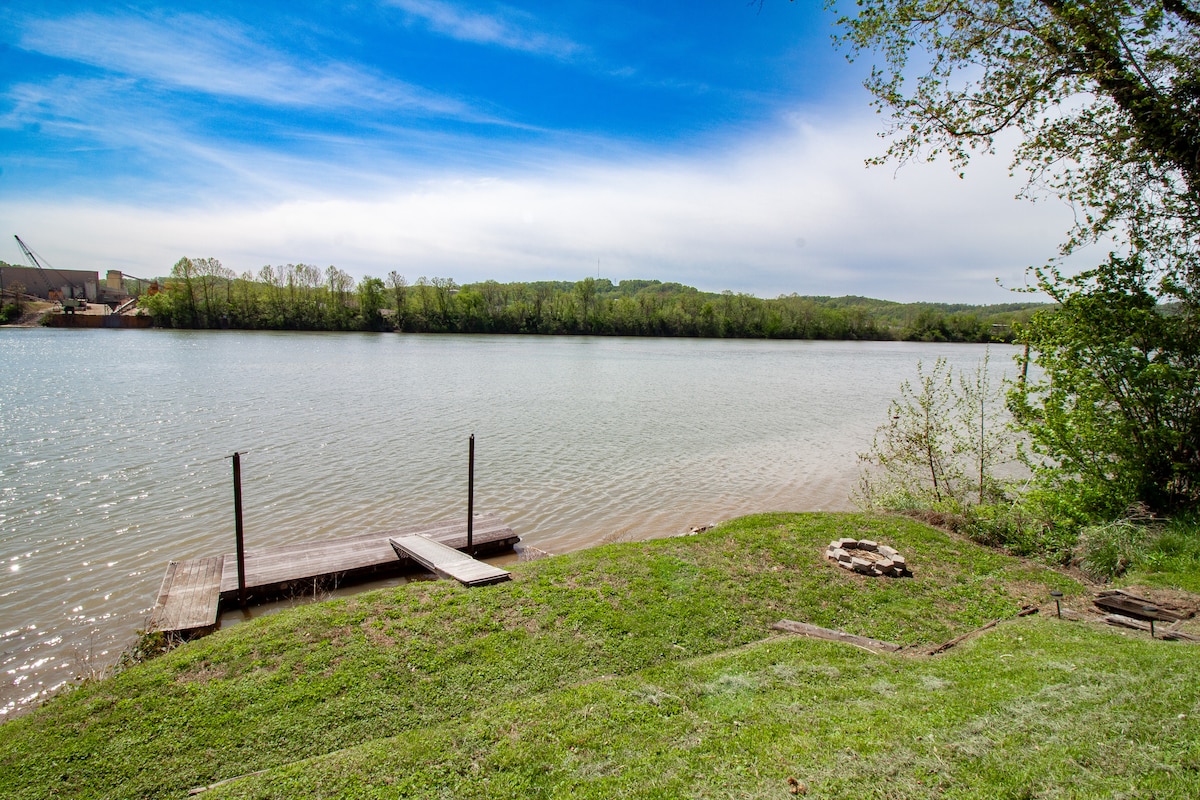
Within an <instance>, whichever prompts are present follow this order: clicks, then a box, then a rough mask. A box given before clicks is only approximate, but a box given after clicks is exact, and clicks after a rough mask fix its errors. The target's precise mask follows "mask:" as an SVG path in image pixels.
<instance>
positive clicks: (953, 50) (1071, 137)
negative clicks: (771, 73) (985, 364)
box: [841, 0, 1200, 292]
mask: <svg viewBox="0 0 1200 800" xmlns="http://www.w3.org/2000/svg"><path fill="white" fill-rule="evenodd" d="M841 24H842V26H843V31H844V35H843V36H842V42H843V43H844V44H845V45H846V46H848V47H849V48H850V50H851V53H852V54H854V55H856V56H857V55H862V54H863V53H865V52H871V53H873V54H875V55H876V59H877V60H876V65H875V67H874V68H873V69H872V72H871V77H870V78H869V80H868V82H867V87H868V88H869V89H870V91H871V92H872V94H873V95H874V97H875V102H876V104H877V105H878V107H879V108H880V110H882V111H886V112H888V113H889V114H890V115H891V117H890V118H891V128H890V130H889V131H888V133H889V134H890V135H891V136H892V137H893V138H892V144H891V146H890V148H889V149H888V151H887V155H886V156H885V157H884V158H885V159H886V158H891V159H896V160H899V161H901V162H904V161H908V160H910V159H915V158H922V157H927V156H936V155H938V154H946V155H948V156H949V157H950V159H951V160H952V161H953V162H954V163H955V165H956V166H957V167H959V168H961V167H963V166H964V165H965V164H966V163H967V162H968V161H969V160H970V158H971V157H972V155H974V154H975V153H977V152H994V149H995V147H996V144H997V137H998V136H999V135H1000V134H1001V133H1003V132H1015V133H1016V134H1017V135H1018V136H1019V142H1018V144H1017V147H1016V151H1015V154H1014V159H1013V167H1014V168H1018V169H1021V170H1023V171H1026V172H1027V174H1028V176H1029V185H1028V187H1027V191H1028V192H1030V193H1032V194H1038V193H1040V192H1041V191H1048V192H1050V193H1052V194H1054V195H1057V196H1059V197H1062V198H1064V199H1066V200H1067V201H1069V202H1070V203H1072V205H1074V207H1075V208H1076V209H1077V211H1078V214H1077V217H1076V225H1075V227H1074V229H1073V230H1071V231H1070V232H1069V234H1068V237H1067V238H1066V240H1065V242H1064V246H1063V249H1064V251H1066V252H1069V251H1071V250H1072V249H1074V248H1075V247H1077V246H1078V245H1080V244H1083V243H1088V242H1094V241H1097V240H1101V239H1103V238H1104V237H1106V236H1109V235H1116V236H1117V237H1118V238H1120V239H1122V240H1124V241H1127V242H1128V243H1129V245H1130V246H1131V248H1132V249H1133V250H1135V251H1136V252H1138V253H1139V254H1141V257H1142V258H1143V259H1144V260H1145V263H1146V266H1147V267H1148V268H1153V269H1156V270H1157V271H1158V272H1159V274H1160V275H1165V276H1167V277H1169V278H1172V279H1174V280H1173V282H1169V283H1168V284H1167V285H1166V286H1165V287H1163V288H1165V289H1166V290H1167V291H1168V292H1170V291H1172V290H1173V289H1174V288H1178V286H1179V285H1180V284H1184V285H1190V286H1195V283H1196V278H1197V275H1196V263H1197V261H1196V258H1197V252H1198V248H1200V235H1198V234H1200V8H1197V7H1195V6H1194V5H1192V2H1191V0H1116V1H1115V2H1114V0H1103V1H1101V0H858V3H857V11H856V13H855V14H854V15H852V16H844V17H843V18H842V19H841Z"/></svg>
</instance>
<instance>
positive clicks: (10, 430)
mask: <svg viewBox="0 0 1200 800" xmlns="http://www.w3.org/2000/svg"><path fill="white" fill-rule="evenodd" d="M984 352H985V349H984V348H983V347H982V346H978V347H977V346H973V345H913V344H904V343H879V342H871V343H854V342H758V341H752V342H747V341H712V340H687V339H603V338H574V337H570V338H544V337H498V336H488V337H481V336H480V337H477V336H453V337H437V336H409V335H395V334H381V335H367V334H361V335H360V334H297V333H287V334H273V333H245V332H168V331H108V330H103V331H69V330H45V329H4V330H0V445H2V448H3V450H2V452H0V670H2V673H0V677H2V679H3V680H2V681H0V719H3V718H4V715H6V714H11V713H13V712H14V711H15V710H19V709H21V708H23V707H27V706H28V705H29V704H30V703H32V702H35V701H36V700H37V699H38V698H39V696H41V695H42V694H43V693H45V692H47V691H52V690H54V689H55V688H57V687H59V686H61V685H62V684H63V683H64V682H67V681H70V680H72V679H73V678H74V677H75V676H76V675H78V674H80V673H81V672H84V671H86V670H88V669H89V668H95V667H98V666H102V665H103V664H105V663H107V662H109V661H111V660H112V659H114V658H115V657H116V656H117V655H118V654H119V652H120V651H121V649H123V648H124V647H125V646H126V645H128V644H129V642H130V641H131V640H132V638H133V636H134V631H135V630H137V629H138V628H141V627H143V626H144V625H145V622H146V618H147V616H148V613H149V610H150V607H151V606H152V605H153V602H154V597H155V594H156V593H157V590H158V586H159V583H160V581H161V579H162V573H163V570H164V569H165V566H166V563H167V561H168V560H169V559H172V558H191V557H197V556H206V555H217V554H220V553H223V552H228V551H231V550H232V549H233V511H232V492H231V478H230V473H231V470H230V461H229V459H228V456H229V455H230V454H231V453H232V452H234V451H235V450H238V451H242V452H243V453H244V455H243V457H242V473H243V487H244V497H245V508H246V511H245V525H246V536H247V542H248V546H251V547H252V546H256V545H257V546H262V545H271V544H284V543H288V542H294V541H304V540H307V539H320V538H328V537H334V536H341V535H349V534H354V533H362V532H367V531H371V530H382V529H387V528H392V527H399V526H401V525H409V524H417V523H424V522H431V521H435V520H441V519H445V518H447V517H454V516H460V515H465V513H466V508H465V507H466V482H467V437H468V436H469V435H470V434H471V433H474V434H475V436H476V496H475V504H476V509H477V510H479V511H492V512H496V513H498V514H500V515H501V516H502V517H503V518H504V519H505V520H506V521H507V522H508V523H509V524H510V525H511V526H512V527H513V528H514V529H515V530H516V532H517V533H518V534H519V535H520V536H521V537H522V539H523V542H524V543H525V544H529V545H532V546H535V547H538V548H541V549H543V550H547V551H549V552H565V551H568V550H573V549H577V548H581V547H586V546H588V545H591V544H595V543H597V542H599V541H602V540H604V539H607V538H613V537H622V538H648V537H657V536H669V535H672V534H677V533H681V532H685V531H686V530H687V529H688V528H689V527H691V526H694V525H701V524H706V523H710V522H715V521H719V520H722V519H727V518H729V517H732V516H736V515H739V514H745V513H751V512H757V511H771V510H817V509H825V510H836V509H846V508H849V507H850V502H849V499H848V495H849V492H850V491H851V489H852V488H853V486H854V484H855V481H856V475H857V466H856V453H858V452H859V451H862V450H865V449H867V447H869V445H870V441H871V434H872V432H873V431H874V429H875V427H876V426H877V425H878V424H880V422H882V421H883V418H884V412H885V410H886V408H887V404H888V401H889V400H890V399H891V398H892V397H893V396H894V395H896V394H897V393H898V386H899V384H900V382H901V381H902V380H905V379H911V378H912V377H914V376H915V366H916V362H917V361H918V360H919V359H923V360H925V361H926V362H927V363H931V362H932V361H933V360H934V359H935V358H937V357H938V356H946V357H947V358H948V359H949V360H950V361H951V363H953V364H955V365H956V366H959V367H964V368H973V367H974V366H975V365H976V364H977V363H978V362H979V360H980V359H981V358H982V357H983V355H984ZM1010 352H1012V351H1011V349H1010V348H1007V347H995V346H993V347H992V364H993V367H994V368H995V369H996V370H997V371H1003V370H1006V369H1009V370H1011V359H1010V358H1009V355H1010Z"/></svg>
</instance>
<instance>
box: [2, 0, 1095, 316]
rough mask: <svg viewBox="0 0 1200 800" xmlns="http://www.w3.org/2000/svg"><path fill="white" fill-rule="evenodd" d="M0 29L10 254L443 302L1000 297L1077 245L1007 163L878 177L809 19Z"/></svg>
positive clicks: (75, 23) (101, 23)
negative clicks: (502, 292)
mask: <svg viewBox="0 0 1200 800" xmlns="http://www.w3.org/2000/svg"><path fill="white" fill-rule="evenodd" d="M22 5H23V6H24V7H15V6H11V5H10V6H9V7H8V8H6V9H3V10H0V221H2V223H3V229H0V233H3V234H5V236H4V237H3V239H0V259H3V260H5V261H9V262H10V263H14V264H20V263H23V258H22V256H21V253H20V251H19V249H18V248H17V245H16V242H15V241H14V240H13V239H12V234H18V235H20V236H21V238H22V239H23V240H25V241H26V242H27V243H28V244H29V245H30V247H32V248H33V249H34V250H35V251H36V252H37V253H39V254H40V255H41V256H43V257H44V258H45V259H46V260H48V261H49V262H50V263H51V264H53V265H54V266H56V267H59V268H75V269H99V270H105V269H108V268H117V269H122V270H124V271H125V272H127V273H129V274H132V275H136V276H139V277H152V276H157V275H162V274H165V273H167V272H168V271H169V270H170V267H171V265H172V264H173V263H174V262H175V261H176V260H178V259H179V258H180V257H182V256H185V255H186V256H198V257H208V256H212V257H216V258H218V259H220V260H221V261H222V263H224V264H225V265H226V266H227V267H230V268H231V269H233V270H234V271H235V272H238V273H243V272H247V271H257V270H258V269H259V268H260V267H262V266H263V265H265V264H284V263H289V262H292V263H300V262H304V263H310V264H316V265H317V266H319V267H322V268H323V267H325V266H328V265H331V264H332V265H336V266H338V267H339V268H341V269H343V270H346V271H347V272H349V273H351V274H352V275H354V276H356V277H361V276H363V275H374V276H376V277H383V276H385V275H386V274H387V273H388V272H390V271H391V270H396V271H398V272H399V273H400V274H402V275H405V276H406V277H407V278H408V279H409V280H410V282H411V281H415V280H416V279H417V278H418V277H420V276H427V277H434V276H440V277H450V278H454V279H455V280H457V281H458V282H460V283H465V282H470V281H476V280H485V279H488V278H492V279H496V280H500V281H509V280H543V279H553V280H577V279H580V278H583V277H586V276H588V275H596V274H599V275H601V276H603V277H607V278H611V279H613V280H614V281H619V280H621V279H624V278H657V279H660V280H670V281H679V282H681V283H685V284H689V285H693V286H697V287H699V288H701V289H705V290H709V291H720V290H724V289H730V290H733V291H739V292H742V291H744V292H749V293H753V294H756V295H758V296H760V297H772V296H776V295H779V294H786V293H791V292H795V293H798V294H827V295H841V294H862V295H867V296H872V297H881V298H886V299H894V300H938V301H962V302H1007V301H1011V300H1017V299H1024V298H1023V297H1021V296H1016V297H1014V296H1013V295H1012V294H1010V293H1009V292H1007V291H1006V290H1004V289H1002V288H1000V287H998V286H997V285H996V280H997V279H999V280H1000V281H1001V282H1002V283H1003V284H1004V285H1006V286H1021V285H1023V284H1024V269H1025V267H1027V266H1029V265H1032V264H1040V263H1043V262H1044V261H1045V259H1047V258H1049V257H1050V256H1052V255H1053V254H1054V251H1055V245H1056V243H1057V242H1058V240H1059V238H1060V236H1061V234H1062V232H1063V231H1064V230H1065V229H1066V228H1067V227H1068V225H1069V224H1070V220H1071V216H1070V211H1069V209H1066V208H1064V207H1062V206H1061V205H1059V204H1056V203H1055V202H1052V201H1047V202H1043V203H1038V204H1031V203H1028V202H1025V201H1017V200H1014V199H1013V196H1014V195H1015V193H1016V192H1017V191H1018V190H1019V189H1020V187H1021V184H1020V182H1019V181H1018V180H1016V179H1013V178H1010V177H1009V176H1008V171H1007V162H1006V160H1005V159H1003V158H994V159H990V160H987V161H981V162H979V163H978V164H977V165H975V166H974V167H973V168H972V169H971V170H970V171H969V172H968V173H967V175H966V179H965V180H960V179H958V178H957V177H956V176H955V175H954V173H953V172H952V170H951V169H950V167H949V166H948V165H947V164H944V163H942V164H937V163H934V164H914V165H908V166H905V167H904V168H902V169H899V170H896V169H894V168H893V167H883V168H871V169H868V168H866V167H865V166H864V160H865V159H866V158H868V157H870V156H873V155H876V154H878V153H879V152H881V151H882V150H883V149H884V148H885V143H884V142H883V141H881V140H880V139H878V138H877V137H876V135H875V134H876V132H877V131H879V130H881V129H882V127H883V125H884V122H883V120H882V119H881V118H880V117H879V116H877V115H876V114H875V113H874V112H873V111H872V109H871V108H870V104H869V98H868V96H867V94H866V92H865V90H863V89H862V87H861V80H862V77H863V74H864V73H865V71H866V70H867V68H868V65H867V64H866V63H857V64H848V63H847V62H846V60H845V58H844V57H843V56H842V54H841V53H839V52H837V51H836V50H835V48H834V47H833V45H832V44H831V42H830V36H831V34H832V33H833V17H832V15H831V14H830V13H828V12H826V11H824V10H823V9H822V8H821V4H820V3H819V2H816V1H815V0H812V1H811V2H795V3H793V2H783V0H766V2H764V3H763V4H762V5H761V6H759V5H758V4H755V3H749V2H747V0H701V1H700V2H695V1H693V2H687V3H682V2H674V1H673V0H661V1H660V2H654V3H626V2H623V1H622V0H605V2H590V0H579V1H577V2H570V3H545V2H506V3H493V2H452V1H451V0H380V1H379V2H345V3H340V2H292V3H276V2H258V3H245V2H238V3H225V2H210V3H205V4H203V5H202V6H200V7H199V8H200V9H201V10H196V9H197V6H196V5H194V4H179V5H171V4H163V3H155V4H148V5H139V4H128V5H126V4H121V5H116V4H82V3H56V2H43V3H39V4H32V3H30V4H22Z"/></svg>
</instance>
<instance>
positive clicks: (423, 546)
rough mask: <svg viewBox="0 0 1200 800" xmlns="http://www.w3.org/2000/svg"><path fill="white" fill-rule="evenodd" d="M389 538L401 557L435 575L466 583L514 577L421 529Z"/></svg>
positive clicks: (490, 581) (497, 580)
mask: <svg viewBox="0 0 1200 800" xmlns="http://www.w3.org/2000/svg"><path fill="white" fill-rule="evenodd" d="M388 541H389V542H390V543H391V545H392V549H393V550H395V551H396V555H397V556H398V557H400V558H406V557H407V558H411V559H412V560H413V561H416V562H417V563H418V564H420V565H421V566H423V567H425V569H427V570H429V571H430V572H432V573H434V574H435V575H438V576H440V577H442V578H452V579H454V580H456V581H458V582H459V583H461V584H462V585H463V586H487V585H488V584H489V583H499V582H500V581H506V580H508V579H509V578H510V577H511V576H510V575H509V573H508V570H505V569H500V568H499V567H494V566H492V565H491V564H485V563H484V562H482V561H476V560H475V559H474V558H472V557H471V556H469V555H467V554H466V553H463V552H460V551H458V550H455V549H454V548H453V547H447V546H446V545H444V544H442V543H441V542H438V541H435V540H433V539H430V538H429V537H428V536H423V535H422V534H419V533H414V534H412V535H410V536H397V537H396V538H394V539H389V540H388Z"/></svg>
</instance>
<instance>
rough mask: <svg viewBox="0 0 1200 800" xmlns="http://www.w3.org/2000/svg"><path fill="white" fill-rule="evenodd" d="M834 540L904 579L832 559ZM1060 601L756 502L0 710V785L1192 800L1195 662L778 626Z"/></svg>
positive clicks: (931, 541) (1127, 646)
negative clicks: (897, 561) (942, 647)
mask: <svg viewBox="0 0 1200 800" xmlns="http://www.w3.org/2000/svg"><path fill="white" fill-rule="evenodd" d="M841 536H852V537H856V538H873V539H876V540H879V541H883V542H886V543H888V544H891V545H893V546H894V547H897V548H898V549H899V550H901V552H903V553H904V554H905V555H906V556H907V557H908V560H909V563H910V565H911V566H912V568H913V570H914V577H913V578H911V579H896V580H891V579H869V578H863V577H861V576H857V575H853V574H851V573H848V572H846V571H844V570H841V569H838V568H837V567H834V566H833V565H831V564H829V563H828V562H826V561H825V559H824V558H823V551H824V547H825V545H826V544H827V543H828V542H829V541H830V540H832V539H835V538H838V537H841ZM1051 588H1058V589H1060V590H1062V591H1064V592H1065V593H1066V594H1067V596H1068V602H1070V601H1071V598H1079V596H1081V595H1082V593H1083V587H1081V586H1079V585H1078V584H1076V583H1074V582H1073V581H1071V580H1069V579H1067V578H1064V577H1063V576H1061V575H1058V574H1056V573H1054V572H1050V571H1047V570H1042V569H1039V568H1036V567H1031V566H1030V565H1028V564H1026V563H1024V562H1020V561H1018V560H1016V559H1012V558H1009V557H1006V556H1004V555H1001V554H998V553H996V552H994V551H991V550H987V549H984V548H980V547H978V546H976V545H973V544H971V543H969V542H964V541H960V540H958V539H955V538H952V537H949V536H947V535H946V534H944V533H942V532H940V531H937V530H934V529H932V528H929V527H926V526H924V525H921V524H919V523H916V522H912V521H909V520H904V519H897V518H881V517H868V516H860V515H820V514H814V515H765V516H757V517H748V518H745V519H741V520H736V521H734V522H731V523H726V524H724V525H722V526H719V527H718V528H716V529H714V530H712V531H709V532H707V533H705V534H702V535H700V536H695V537H688V538H685V539H666V540H659V541H653V542H646V543H640V544H618V545H608V546H604V547H598V548H595V549H591V550H587V551H583V552H579V553H572V554H568V555H565V556H559V557H555V558H551V559H546V560H543V561H537V562H532V563H527V564H520V565H517V567H516V568H515V569H514V580H513V581H512V582H510V583H506V584H500V585H497V586H493V587H487V588H484V589H474V590H467V589H463V588H460V587H458V586H456V585H452V584H450V583H447V582H437V583H433V582H429V583H418V584H410V585H408V586H404V587H399V588H397V589H393V590H386V591H381V592H373V593H368V594H363V595H358V596H356V597H353V598H350V599H345V600H339V601H335V602H331V603H325V604H319V605H312V606H307V607H303V608H300V609H296V610H294V611H290V612H286V613H282V614H279V615H275V616H272V617H267V618H263V619H259V620H256V621H254V622H250V623H246V624H243V625H238V626H235V627H234V628H231V629H229V630H228V631H223V632H220V633H218V634H216V635H214V636H211V637H209V638H207V639H204V640H201V641H198V642H194V643H192V644H189V645H187V646H184V647H182V648H179V649H178V650H175V651H173V652H171V653H169V654H167V655H165V656H162V657H160V658H158V659H155V660H153V661H151V662H149V663H146V664H142V665H139V666H136V667H133V668H131V669H129V670H127V671H125V672H122V673H120V674H118V675H116V676H115V677H113V678H110V679H107V680H104V681H99V682H95V683H92V684H88V685H85V686H83V687H81V688H79V689H76V690H74V691H72V692H69V693H67V694H65V695H63V696H61V697H59V698H56V699H55V700H53V701H51V702H50V703H48V704H47V705H46V706H45V707H44V708H42V709H39V710H38V711H36V712H35V713H32V714H30V715H28V716H26V717H22V718H19V719H16V720H13V721H11V722H8V723H5V724H4V725H2V726H0V796H3V797H6V798H33V797H38V798H41V797H48V796H50V795H51V794H53V795H54V796H56V797H96V798H101V797H103V798H118V797H138V798H141V797H149V798H156V797H180V796H183V795H185V794H186V792H187V791H188V790H189V789H191V788H193V787H200V786H206V785H210V784H215V783H218V782H219V781H224V780H228V779H234V778H238V780H233V781H231V782H229V783H226V784H223V785H221V786H218V787H216V788H214V789H212V790H211V791H210V792H209V793H207V794H206V795H204V796H205V797H246V798H249V797H253V798H265V797H280V798H282V797H381V798H383V797H485V796H486V797H489V798H491V797H514V798H515V797H559V796H564V797H565V796H571V797H616V796H638V797H692V796H694V797H706V796H712V797H728V796H743V797H783V796H790V795H789V791H791V790H793V789H795V790H796V791H799V784H800V783H801V782H803V783H804V784H805V785H806V787H807V791H808V793H809V795H810V796H816V797H866V796H880V797H927V796H931V795H938V794H941V795H944V796H953V797H957V796H962V797H1001V796H1013V797H1019V796H1063V797H1071V796H1079V797H1092V796H1107V795H1111V796H1117V795H1122V794H1127V795H1128V796H1137V794H1136V793H1137V792H1143V793H1145V796H1157V797H1195V796H1200V745H1198V744H1197V742H1198V740H1200V735H1198V734H1200V730H1198V728H1197V723H1196V719H1197V718H1198V715H1200V688H1197V681H1196V680H1195V677H1196V675H1197V671H1196V667H1195V664H1196V663H1197V661H1196V658H1197V654H1198V653H1200V651H1197V650H1196V649H1194V648H1191V647H1188V646H1185V645H1179V644H1171V643H1166V642H1161V641H1151V640H1149V638H1148V637H1146V636H1145V635H1144V634H1143V635H1141V636H1138V635H1135V634H1130V635H1128V636H1122V635H1121V633H1119V632H1115V631H1109V630H1097V629H1095V628H1092V627H1090V626H1086V625H1083V624H1080V623H1069V622H1065V621H1059V620H1057V619H1053V618H1043V617H1040V616H1035V617H1029V618H1024V619H1021V620H1019V621H1014V622H1008V623H1005V624H1003V625H1001V626H999V627H998V628H995V629H993V630H991V631H988V632H987V633H985V634H983V635H981V636H979V637H977V638H973V639H971V640H969V641H968V642H966V643H964V644H962V645H960V646H959V647H957V648H955V649H953V650H951V651H949V652H948V653H946V654H944V655H940V656H934V657H929V656H924V655H919V654H917V652H918V650H919V648H918V647H914V648H912V649H911V650H910V651H908V652H904V653H900V654H891V655H878V654H874V653H869V652H867V651H864V650H860V649H858V648H855V647H852V646H848V645H841V644H831V643H825V642H816V641H810V640H802V639H797V638H794V637H790V636H785V635H780V634H774V633H773V632H772V631H770V629H769V626H770V624H771V623H773V622H775V621H777V620H779V619H782V618H789V619H796V620H802V621H806V622H811V623H815V624H817V625H823V626H827V627H833V628H838V629H841V630H845V631H848V632H851V633H858V634H863V635H869V636H873V637H876V638H881V639H889V640H892V641H897V642H900V643H903V644H906V645H913V646H922V645H930V644H933V643H937V642H942V641H945V640H948V639H950V638H952V637H954V636H956V635H958V634H960V633H964V632H967V631H970V630H973V629H975V628H977V627H978V626H980V625H982V624H984V623H985V622H988V621H990V620H992V619H995V618H1010V617H1012V616H1013V615H1014V614H1015V613H1016V612H1017V611H1018V610H1019V609H1020V608H1021V607H1022V606H1024V605H1026V604H1029V603H1036V604H1044V603H1045V602H1046V599H1047V593H1048V591H1049V590H1050V589H1051ZM1076 602H1079V600H1078V599H1076ZM260 771H261V774H257V775H255V774H252V773H259V772H260ZM245 776H248V777H245ZM789 778H791V779H792V780H793V781H795V782H796V783H795V784H789V783H788V779H789ZM1068 779H1069V780H1068Z"/></svg>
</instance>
